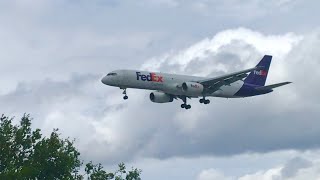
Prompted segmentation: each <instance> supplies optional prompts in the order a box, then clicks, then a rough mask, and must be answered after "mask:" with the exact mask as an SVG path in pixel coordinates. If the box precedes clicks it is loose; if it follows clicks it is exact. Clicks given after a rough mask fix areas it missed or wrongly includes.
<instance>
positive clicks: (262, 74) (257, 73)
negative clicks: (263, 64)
mask: <svg viewBox="0 0 320 180" xmlns="http://www.w3.org/2000/svg"><path fill="white" fill-rule="evenodd" d="M253 73H254V74H255V75H259V76H267V74H268V71H265V70H260V71H254V72H253Z"/></svg>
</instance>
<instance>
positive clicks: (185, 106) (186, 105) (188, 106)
mask: <svg viewBox="0 0 320 180" xmlns="http://www.w3.org/2000/svg"><path fill="white" fill-rule="evenodd" d="M181 99H182V101H183V104H181V108H184V109H190V108H191V105H190V104H187V97H186V96H183V97H181Z"/></svg>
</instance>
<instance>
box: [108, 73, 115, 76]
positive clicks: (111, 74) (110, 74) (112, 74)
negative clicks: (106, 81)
mask: <svg viewBox="0 0 320 180" xmlns="http://www.w3.org/2000/svg"><path fill="white" fill-rule="evenodd" d="M116 75H117V73H109V74H107V76H116Z"/></svg>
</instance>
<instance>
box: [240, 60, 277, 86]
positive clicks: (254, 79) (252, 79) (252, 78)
mask: <svg viewBox="0 0 320 180" xmlns="http://www.w3.org/2000/svg"><path fill="white" fill-rule="evenodd" d="M271 59H272V56H269V55H265V56H264V57H263V58H262V59H261V61H260V62H259V64H258V65H257V66H256V67H261V69H260V70H255V71H252V72H251V73H250V74H249V75H248V77H247V78H246V79H245V80H244V82H245V83H247V84H253V85H257V86H264V85H265V83H266V80H267V77H268V71H269V67H270V63H271Z"/></svg>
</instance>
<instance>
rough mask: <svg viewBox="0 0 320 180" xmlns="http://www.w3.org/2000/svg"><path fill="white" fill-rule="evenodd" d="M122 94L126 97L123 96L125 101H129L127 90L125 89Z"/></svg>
mask: <svg viewBox="0 0 320 180" xmlns="http://www.w3.org/2000/svg"><path fill="white" fill-rule="evenodd" d="M122 94H124V96H123V99H124V100H127V99H128V98H129V97H128V96H127V89H123V93H122Z"/></svg>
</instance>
